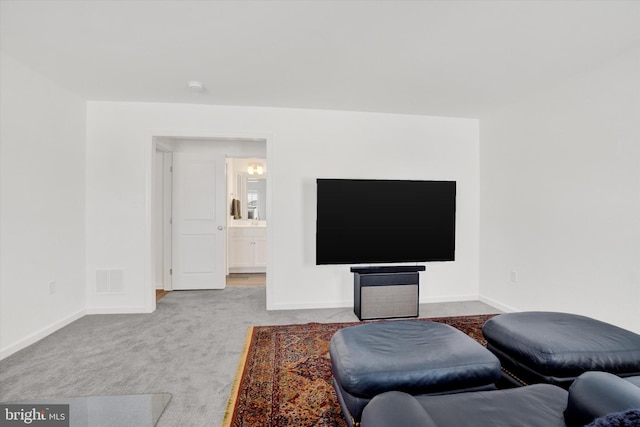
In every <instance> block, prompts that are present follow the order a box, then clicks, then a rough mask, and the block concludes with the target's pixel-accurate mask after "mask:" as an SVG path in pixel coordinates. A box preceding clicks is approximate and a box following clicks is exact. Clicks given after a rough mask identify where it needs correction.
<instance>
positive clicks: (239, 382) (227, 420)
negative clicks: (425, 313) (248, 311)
mask: <svg viewBox="0 0 640 427" xmlns="http://www.w3.org/2000/svg"><path fill="white" fill-rule="evenodd" d="M496 315H497V313H493V314H475V315H467V316H440V317H421V318H413V319H379V320H367V321H354V322H328V323H320V322H309V323H292V324H286V325H260V326H249V327H248V328H247V334H246V337H245V343H244V347H243V350H242V353H241V355H240V360H239V361H238V367H237V369H236V374H235V378H234V381H233V385H232V388H231V392H230V393H229V399H228V401H227V406H226V409H225V413H224V418H223V421H222V426H221V427H231V425H232V423H233V421H234V419H235V416H236V410H237V408H238V399H239V394H240V391H241V389H242V386H243V382H244V380H245V371H246V369H247V366H248V364H247V361H248V360H247V359H248V357H249V354H250V352H251V350H252V346H253V345H254V344H255V340H254V338H255V337H256V334H257V333H258V332H259V331H260V330H264V329H271V328H278V329H284V330H286V329H287V328H298V327H301V326H308V327H309V328H314V327H316V328H318V327H321V328H325V327H329V328H334V327H338V328H342V327H349V326H355V325H361V324H364V323H373V322H394V321H399V320H418V321H431V322H442V323H448V322H451V321H456V320H464V319H477V318H479V317H480V318H486V319H485V321H486V320H488V319H490V318H491V317H493V316H496Z"/></svg>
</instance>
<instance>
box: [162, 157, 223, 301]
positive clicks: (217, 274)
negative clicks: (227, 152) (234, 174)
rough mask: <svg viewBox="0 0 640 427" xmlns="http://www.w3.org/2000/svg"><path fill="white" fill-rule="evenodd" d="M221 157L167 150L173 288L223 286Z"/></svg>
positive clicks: (217, 287)
mask: <svg viewBox="0 0 640 427" xmlns="http://www.w3.org/2000/svg"><path fill="white" fill-rule="evenodd" d="M225 195H226V193H225V161H224V157H221V156H218V155H214V154H207V153H181V152H174V153H173V235H174V238H173V289H174V290H185V289H222V288H224V287H225V241H226V234H225V233H226V209H225Z"/></svg>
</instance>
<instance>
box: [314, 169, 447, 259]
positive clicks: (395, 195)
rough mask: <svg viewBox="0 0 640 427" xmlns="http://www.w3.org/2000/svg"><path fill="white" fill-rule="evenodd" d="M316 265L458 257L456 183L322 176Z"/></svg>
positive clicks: (318, 199)
mask: <svg viewBox="0 0 640 427" xmlns="http://www.w3.org/2000/svg"><path fill="white" fill-rule="evenodd" d="M317 191H318V192H317V197H318V198H317V219H316V264H317V265H321V264H369V263H399V262H423V261H453V260H454V257H455V242H456V239H455V234H456V182H455V181H407V180H370V179H318V180H317Z"/></svg>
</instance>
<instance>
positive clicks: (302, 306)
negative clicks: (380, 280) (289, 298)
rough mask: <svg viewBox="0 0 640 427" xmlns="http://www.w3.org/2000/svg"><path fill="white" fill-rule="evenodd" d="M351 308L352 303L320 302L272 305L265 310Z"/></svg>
mask: <svg viewBox="0 0 640 427" xmlns="http://www.w3.org/2000/svg"><path fill="white" fill-rule="evenodd" d="M346 307H353V301H321V302H317V301H316V302H314V303H312V304H309V303H306V302H305V303H296V302H294V303H286V304H272V305H271V306H269V307H267V310H317V309H322V308H346Z"/></svg>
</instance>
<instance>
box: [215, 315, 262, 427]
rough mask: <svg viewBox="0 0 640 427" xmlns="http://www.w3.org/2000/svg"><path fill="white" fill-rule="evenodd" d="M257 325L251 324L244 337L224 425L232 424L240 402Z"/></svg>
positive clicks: (226, 426)
mask: <svg viewBox="0 0 640 427" xmlns="http://www.w3.org/2000/svg"><path fill="white" fill-rule="evenodd" d="M254 329H255V326H249V327H248V328H247V335H246V337H245V339H244V346H243V348H242V353H241V354H240V360H239V361H238V368H237V369H236V376H235V378H234V379H233V385H232V386H231V392H230V393H229V400H228V401H227V407H226V409H225V411H224V418H223V420H222V427H229V426H231V422H232V421H233V417H234V416H235V412H236V406H237V405H236V404H237V402H238V393H239V392H240V385H241V384H242V378H243V377H244V370H245V368H246V366H247V356H248V355H249V348H250V347H251V343H252V341H253V332H254Z"/></svg>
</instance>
